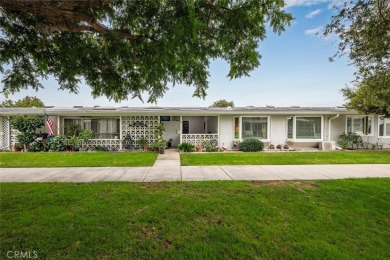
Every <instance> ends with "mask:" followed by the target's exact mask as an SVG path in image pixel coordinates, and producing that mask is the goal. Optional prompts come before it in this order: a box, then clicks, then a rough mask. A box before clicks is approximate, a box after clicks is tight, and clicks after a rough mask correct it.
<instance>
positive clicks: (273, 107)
mask: <svg viewBox="0 0 390 260" xmlns="http://www.w3.org/2000/svg"><path fill="white" fill-rule="evenodd" d="M266 107H267V108H275V106H269V105H266Z"/></svg>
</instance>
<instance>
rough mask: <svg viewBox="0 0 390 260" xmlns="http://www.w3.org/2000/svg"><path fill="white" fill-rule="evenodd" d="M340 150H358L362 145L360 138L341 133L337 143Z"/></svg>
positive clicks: (356, 135) (351, 134) (354, 134)
mask: <svg viewBox="0 0 390 260" xmlns="http://www.w3.org/2000/svg"><path fill="white" fill-rule="evenodd" d="M337 143H338V144H339V145H340V146H341V148H343V149H351V150H354V149H358V148H359V147H360V146H362V145H363V140H362V138H361V137H360V135H358V134H356V133H347V134H346V133H342V134H341V135H340V136H339V140H338V142H337Z"/></svg>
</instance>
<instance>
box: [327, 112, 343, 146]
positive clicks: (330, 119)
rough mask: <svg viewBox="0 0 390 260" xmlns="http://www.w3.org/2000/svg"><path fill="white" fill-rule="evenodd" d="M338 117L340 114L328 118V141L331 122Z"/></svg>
mask: <svg viewBox="0 0 390 260" xmlns="http://www.w3.org/2000/svg"><path fill="white" fill-rule="evenodd" d="M339 116H340V114H337V115H335V116H334V117H331V118H329V124H328V127H329V130H328V141H330V131H331V122H332V120H333V119H336V118H338V117H339Z"/></svg>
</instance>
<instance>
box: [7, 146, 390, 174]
mask: <svg viewBox="0 0 390 260" xmlns="http://www.w3.org/2000/svg"><path fill="white" fill-rule="evenodd" d="M167 151H168V150H167ZM366 177H387V178H390V164H359V165H356V164H355V165H350V164H344V165H261V166H260V165H259V166H257V165H251V166H243V165H240V166H180V162H179V160H178V159H177V157H176V155H173V153H170V152H167V153H166V154H165V155H160V156H159V158H158V160H157V161H156V163H155V164H154V166H153V167H94V168H84V167H75V168H1V169H0V182H53V181H58V182H99V181H129V182H159V181H206V180H256V181H263V180H321V179H344V178H366Z"/></svg>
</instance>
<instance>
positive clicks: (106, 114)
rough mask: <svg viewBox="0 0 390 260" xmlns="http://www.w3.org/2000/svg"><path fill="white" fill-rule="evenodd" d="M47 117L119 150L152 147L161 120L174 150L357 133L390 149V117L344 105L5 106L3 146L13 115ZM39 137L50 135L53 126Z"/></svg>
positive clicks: (327, 144)
mask: <svg viewBox="0 0 390 260" xmlns="http://www.w3.org/2000/svg"><path fill="white" fill-rule="evenodd" d="M45 113H46V114H47V115H48V116H49V117H50V119H51V120H52V121H53V122H54V125H53V130H54V133H55V135H63V134H66V135H76V136H77V135H78V134H79V133H80V132H81V131H82V130H84V129H88V130H92V131H93V132H94V134H95V135H94V138H93V139H92V140H91V141H90V143H91V144H92V145H100V146H106V147H109V148H115V149H127V148H128V147H131V146H135V145H136V142H137V140H139V139H141V138H143V139H146V140H148V142H149V143H150V144H152V143H153V142H155V136H154V132H155V129H156V127H157V125H158V124H159V123H160V122H161V123H163V124H164V127H165V130H166V132H165V134H164V139H165V140H171V144H172V146H173V147H176V146H177V145H178V144H179V143H181V142H190V143H193V144H195V145H199V144H201V143H202V142H204V141H210V142H213V143H215V144H216V145H218V147H227V148H228V147H233V142H237V141H241V140H244V139H246V138H257V139H260V140H261V141H263V142H264V143H265V147H268V145H270V144H274V145H275V146H276V145H278V144H282V145H283V144H285V143H290V144H291V143H292V144H293V145H294V147H295V148H322V149H325V150H333V149H335V143H337V140H338V137H339V135H340V134H342V133H343V132H355V133H357V134H359V135H360V136H362V138H363V140H364V141H367V142H374V143H375V142H379V143H381V144H383V145H384V146H383V147H384V148H390V145H389V143H390V118H384V117H382V116H378V115H359V114H358V113H357V112H355V111H351V110H347V109H345V108H343V107H296V106H294V107H273V106H267V107H253V106H248V107H234V108H231V107H229V108H203V107H120V108H115V107H100V106H95V107H80V106H75V107H73V108H60V107H46V108H0V116H1V119H0V148H2V149H10V148H11V147H12V146H13V144H14V143H15V142H16V135H17V131H15V130H13V129H11V128H10V119H11V118H12V117H13V116H16V115H40V116H42V117H44V115H45ZM37 133H48V129H47V126H46V125H45V126H44V127H42V128H41V129H38V130H37ZM124 145H126V147H123V146H124Z"/></svg>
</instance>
